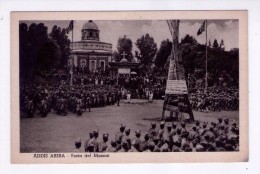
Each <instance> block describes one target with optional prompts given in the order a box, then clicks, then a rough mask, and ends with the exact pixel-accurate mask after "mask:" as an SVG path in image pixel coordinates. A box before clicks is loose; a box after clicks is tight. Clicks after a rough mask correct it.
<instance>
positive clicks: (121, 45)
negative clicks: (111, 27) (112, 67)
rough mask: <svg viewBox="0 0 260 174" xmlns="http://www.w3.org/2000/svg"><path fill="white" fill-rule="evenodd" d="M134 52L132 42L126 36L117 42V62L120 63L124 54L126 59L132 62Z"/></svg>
mask: <svg viewBox="0 0 260 174" xmlns="http://www.w3.org/2000/svg"><path fill="white" fill-rule="evenodd" d="M132 50H133V42H132V40H131V39H129V38H127V36H126V35H124V37H120V38H119V39H118V41H117V54H115V56H116V58H115V60H116V61H118V62H119V61H120V60H121V59H122V58H123V56H122V54H123V53H125V54H126V55H125V58H126V59H127V60H128V61H129V62H130V61H131V60H132V59H133V53H132Z"/></svg>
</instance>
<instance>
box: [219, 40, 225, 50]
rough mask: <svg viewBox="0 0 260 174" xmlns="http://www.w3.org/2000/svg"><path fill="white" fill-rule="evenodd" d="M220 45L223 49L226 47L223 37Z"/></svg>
mask: <svg viewBox="0 0 260 174" xmlns="http://www.w3.org/2000/svg"><path fill="white" fill-rule="evenodd" d="M219 47H220V48H221V49H225V44H224V40H223V39H221V41H220V44H219Z"/></svg>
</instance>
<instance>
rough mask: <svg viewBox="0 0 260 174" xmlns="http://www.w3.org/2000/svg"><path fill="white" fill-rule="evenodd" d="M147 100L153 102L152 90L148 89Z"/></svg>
mask: <svg viewBox="0 0 260 174" xmlns="http://www.w3.org/2000/svg"><path fill="white" fill-rule="evenodd" d="M149 102H153V91H152V90H150V91H149Z"/></svg>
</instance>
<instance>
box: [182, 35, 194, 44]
mask: <svg viewBox="0 0 260 174" xmlns="http://www.w3.org/2000/svg"><path fill="white" fill-rule="evenodd" d="M185 43H189V44H197V43H198V42H197V40H196V39H195V38H194V37H193V36H190V35H188V34H187V35H186V36H185V37H184V38H183V39H181V44H185Z"/></svg>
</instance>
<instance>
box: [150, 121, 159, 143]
mask: <svg viewBox="0 0 260 174" xmlns="http://www.w3.org/2000/svg"><path fill="white" fill-rule="evenodd" d="M148 134H149V136H150V139H151V140H154V138H155V137H156V136H157V130H156V124H155V123H151V128H150V129H149V130H148Z"/></svg>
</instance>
